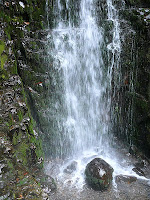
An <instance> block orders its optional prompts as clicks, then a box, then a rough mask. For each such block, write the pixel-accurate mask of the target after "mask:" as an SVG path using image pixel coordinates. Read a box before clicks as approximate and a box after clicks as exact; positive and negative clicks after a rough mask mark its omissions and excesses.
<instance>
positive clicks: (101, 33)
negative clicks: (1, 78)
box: [52, 0, 120, 157]
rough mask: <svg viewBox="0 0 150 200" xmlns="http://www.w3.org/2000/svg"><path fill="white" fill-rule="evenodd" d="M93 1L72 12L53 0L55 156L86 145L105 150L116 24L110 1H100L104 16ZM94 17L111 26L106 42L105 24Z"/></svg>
mask: <svg viewBox="0 0 150 200" xmlns="http://www.w3.org/2000/svg"><path fill="white" fill-rule="evenodd" d="M78 3H79V2H78ZM95 4H96V2H95V1H92V0H82V1H81V4H80V6H79V7H80V11H79V12H78V13H76V14H77V16H74V15H72V9H71V6H72V5H71V2H70V1H69V0H68V1H66V2H64V1H60V0H58V1H57V5H56V6H55V7H56V10H57V13H59V15H58V18H57V20H56V27H55V29H53V32H52V38H53V42H54V49H53V51H52V54H53V58H54V61H53V67H54V69H55V70H58V71H60V73H61V76H62V77H61V79H62V82H61V83H62V87H63V92H62V99H63V101H62V105H61V106H62V107H63V110H64V114H63V120H62V119H61V120H60V118H59V117H57V119H56V120H57V122H58V132H59V134H58V136H57V137H56V138H55V139H54V140H55V144H56V145H57V146H56V148H57V149H59V150H58V151H56V152H57V153H56V154H57V155H56V156H58V157H62V155H64V154H65V155H66V156H72V155H77V154H79V155H80V154H81V153H82V152H83V151H86V150H89V149H96V148H100V149H101V150H103V149H105V150H106V147H108V146H109V145H108V141H109V139H108V132H109V128H110V107H111V82H112V71H113V70H114V68H116V67H118V66H117V65H118V63H119V61H118V60H119V51H120V40H119V23H118V18H117V11H116V9H115V7H114V6H113V4H112V1H111V0H107V2H103V4H104V6H105V7H106V11H107V12H106V11H105V12H106V13H107V16H106V19H104V17H102V16H101V15H103V13H100V15H99V14H98V13H97V9H96V5H95ZM64 10H65V12H64ZM75 18H78V24H76V21H75ZM98 19H101V23H102V22H103V20H105V21H106V24H107V23H108V26H109V24H112V29H111V30H110V32H112V40H111V41H110V42H107V44H106V42H105V41H106V40H107V38H106V36H105V26H104V25H102V26H100V25H99V24H98ZM103 24H104V23H103ZM58 116H60V115H59V113H58ZM61 116H62V115H61ZM60 121H61V122H60Z"/></svg>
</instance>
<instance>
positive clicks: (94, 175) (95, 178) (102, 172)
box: [85, 158, 113, 191]
mask: <svg viewBox="0 0 150 200" xmlns="http://www.w3.org/2000/svg"><path fill="white" fill-rule="evenodd" d="M112 173H113V168H112V167H111V166H110V165H109V164H108V163H107V162H105V161H104V160H103V159H101V158H95V159H93V160H92V161H91V162H90V163H89V164H88V165H87V166H86V169H85V175H86V181H87V183H88V185H89V186H91V187H92V188H93V189H94V190H100V191H103V190H106V189H108V188H109V186H110V185H111V183H112Z"/></svg>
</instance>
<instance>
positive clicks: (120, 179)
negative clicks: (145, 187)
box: [115, 175, 137, 184]
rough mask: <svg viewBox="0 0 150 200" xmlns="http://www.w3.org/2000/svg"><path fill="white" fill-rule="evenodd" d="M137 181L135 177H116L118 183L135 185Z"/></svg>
mask: <svg viewBox="0 0 150 200" xmlns="http://www.w3.org/2000/svg"><path fill="white" fill-rule="evenodd" d="M136 180H137V178H136V177H135V176H127V175H118V176H116V177H115V181H116V183H120V182H124V183H128V184H129V183H133V182H135V181H136Z"/></svg>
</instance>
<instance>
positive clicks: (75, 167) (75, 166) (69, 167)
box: [64, 161, 78, 174]
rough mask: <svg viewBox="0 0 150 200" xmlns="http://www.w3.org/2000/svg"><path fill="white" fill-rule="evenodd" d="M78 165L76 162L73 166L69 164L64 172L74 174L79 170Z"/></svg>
mask: <svg viewBox="0 0 150 200" xmlns="http://www.w3.org/2000/svg"><path fill="white" fill-rule="evenodd" d="M77 165H78V163H77V162H76V161H72V163H71V164H69V165H68V166H67V167H66V169H64V172H65V173H67V174H71V173H72V172H74V171H75V170H76V169H77Z"/></svg>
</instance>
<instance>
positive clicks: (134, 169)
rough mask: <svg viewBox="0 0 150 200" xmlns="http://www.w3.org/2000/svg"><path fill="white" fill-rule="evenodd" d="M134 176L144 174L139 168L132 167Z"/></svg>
mask: <svg viewBox="0 0 150 200" xmlns="http://www.w3.org/2000/svg"><path fill="white" fill-rule="evenodd" d="M132 170H133V171H134V172H135V173H136V174H138V175H139V176H145V174H144V172H143V171H142V170H141V169H140V168H139V167H134V168H133V169H132Z"/></svg>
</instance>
